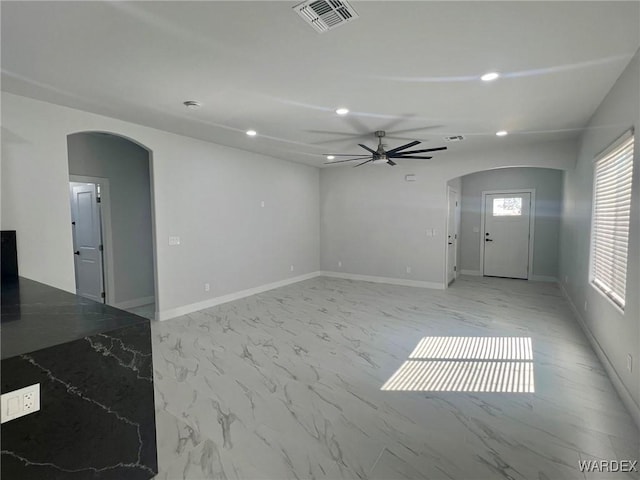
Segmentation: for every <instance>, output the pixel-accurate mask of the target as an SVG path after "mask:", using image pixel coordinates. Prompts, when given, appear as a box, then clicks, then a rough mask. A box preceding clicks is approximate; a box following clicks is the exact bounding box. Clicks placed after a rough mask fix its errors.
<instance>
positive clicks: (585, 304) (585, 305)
mask: <svg viewBox="0 0 640 480" xmlns="http://www.w3.org/2000/svg"><path fill="white" fill-rule="evenodd" d="M584 311H585V312H586V311H587V301H586V300H585V301H584Z"/></svg>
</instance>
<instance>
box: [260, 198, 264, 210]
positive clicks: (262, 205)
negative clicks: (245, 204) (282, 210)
mask: <svg viewBox="0 0 640 480" xmlns="http://www.w3.org/2000/svg"><path fill="white" fill-rule="evenodd" d="M260 206H261V207H262V208H264V200H262V201H261V202H260Z"/></svg>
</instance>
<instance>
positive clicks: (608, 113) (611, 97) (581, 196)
mask: <svg viewBox="0 0 640 480" xmlns="http://www.w3.org/2000/svg"><path fill="white" fill-rule="evenodd" d="M639 52H640V51H639ZM639 55H640V53H636V55H635V57H634V58H633V60H632V61H631V63H630V64H629V66H628V67H627V69H626V70H625V71H624V73H623V74H622V76H621V77H620V78H619V79H618V81H617V82H616V84H615V85H614V86H613V88H612V89H611V91H610V92H609V94H608V95H607V96H606V98H605V99H604V101H603V102H602V104H601V105H600V107H599V108H598V110H597V111H596V113H595V114H594V116H593V117H592V119H591V121H590V123H589V127H588V129H587V131H586V132H585V134H584V135H583V136H582V139H581V142H580V154H579V158H578V162H577V164H576V168H575V169H572V170H569V171H567V172H566V173H565V180H564V193H565V201H564V211H563V221H562V227H561V255H560V279H561V281H562V282H563V287H564V289H565V291H566V292H567V293H568V295H569V297H570V299H571V301H572V302H573V304H574V306H575V307H576V308H577V309H578V311H579V314H580V316H581V318H582V319H583V322H584V324H585V326H586V328H587V329H588V331H589V332H590V333H591V334H592V336H593V338H594V339H595V342H596V350H600V353H601V355H603V356H602V358H603V359H604V363H605V365H607V364H608V366H609V367H610V368H612V370H613V371H612V374H613V379H614V384H617V385H618V387H619V389H620V394H621V397H622V398H623V400H627V404H629V402H633V403H632V405H631V410H632V413H634V414H635V416H636V421H637V422H638V423H639V424H640V161H639V160H638V159H639V158H640V131H639V128H638V127H639V126H640V59H639ZM630 127H635V129H636V130H635V147H634V148H635V158H634V165H633V175H634V176H633V193H632V206H631V226H630V228H631V230H630V232H629V235H630V240H629V253H628V256H629V257H628V265H627V288H626V292H627V295H626V297H627V298H626V308H625V312H624V314H622V313H620V312H619V311H618V310H616V308H615V307H613V306H612V305H611V303H610V302H609V301H608V300H607V299H605V298H604V297H603V296H602V295H601V294H600V293H599V292H598V291H596V290H595V289H594V288H593V287H592V286H591V285H590V284H589V278H588V275H589V248H590V245H589V244H590V235H591V234H590V228H591V207H592V200H593V159H594V158H595V157H596V156H597V155H598V154H599V153H600V152H601V151H602V150H604V149H605V148H606V147H607V146H608V145H609V144H610V143H611V142H613V141H614V140H615V139H616V138H617V137H619V136H620V135H622V134H623V133H624V132H625V131H626V130H628V129H629V128H630ZM565 280H566V281H565ZM585 302H586V303H587V308H586V309H585ZM627 354H631V355H632V356H633V371H632V372H629V371H628V370H627ZM629 397H630V398H631V400H630V401H629Z"/></svg>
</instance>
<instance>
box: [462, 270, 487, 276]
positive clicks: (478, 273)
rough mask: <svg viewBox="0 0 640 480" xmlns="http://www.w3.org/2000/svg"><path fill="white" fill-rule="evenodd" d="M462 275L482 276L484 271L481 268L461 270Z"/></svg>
mask: <svg viewBox="0 0 640 480" xmlns="http://www.w3.org/2000/svg"><path fill="white" fill-rule="evenodd" d="M460 275H472V276H474V277H481V276H482V272H481V271H480V270H460Z"/></svg>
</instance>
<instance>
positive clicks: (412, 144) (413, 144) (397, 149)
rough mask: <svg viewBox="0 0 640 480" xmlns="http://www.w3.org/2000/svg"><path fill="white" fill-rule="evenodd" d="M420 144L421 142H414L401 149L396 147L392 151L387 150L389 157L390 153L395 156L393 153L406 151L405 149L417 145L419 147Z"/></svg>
mask: <svg viewBox="0 0 640 480" xmlns="http://www.w3.org/2000/svg"><path fill="white" fill-rule="evenodd" d="M419 143H420V141H419V140H414V141H413V142H409V143H407V144H405V145H402V146H401V147H396V148H393V149H391V150H387V155H389V154H390V153H391V154H393V153H396V152H399V151H400V150H404V149H405V148H410V147H413V146H415V145H418V144H419Z"/></svg>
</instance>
